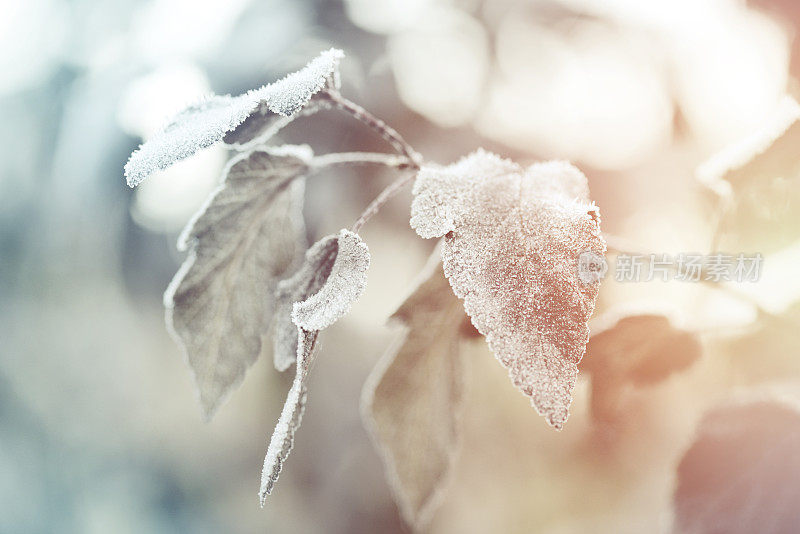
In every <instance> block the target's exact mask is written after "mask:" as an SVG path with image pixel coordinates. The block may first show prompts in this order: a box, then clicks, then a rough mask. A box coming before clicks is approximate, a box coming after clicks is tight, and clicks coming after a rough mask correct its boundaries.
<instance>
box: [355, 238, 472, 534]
mask: <svg viewBox="0 0 800 534" xmlns="http://www.w3.org/2000/svg"><path fill="white" fill-rule="evenodd" d="M392 318H393V319H397V320H399V321H401V322H402V323H403V324H405V325H406V326H407V327H408V330H407V333H406V334H405V335H404V336H403V338H402V340H401V343H400V344H398V345H397V346H395V347H393V348H392V349H391V350H390V351H389V352H387V353H386V355H385V356H384V357H383V358H382V359H381V361H380V362H379V363H378V365H377V366H376V367H375V369H374V370H373V371H372V373H371V374H370V377H369V379H368V380H367V382H366V384H365V385H364V391H363V395H362V401H361V410H362V416H363V418H364V422H365V425H366V427H367V429H368V430H369V431H370V434H371V436H372V438H373V441H374V442H375V446H376V447H377V448H378V450H379V451H380V452H381V456H382V458H383V462H384V465H385V468H386V472H387V477H388V479H389V482H390V484H391V486H392V490H393V492H394V494H395V499H396V501H397V503H398V506H399V508H400V511H401V513H402V515H403V518H404V519H405V520H406V522H407V523H408V524H409V525H411V526H412V527H414V528H415V529H420V528H422V527H423V526H424V525H425V524H426V523H427V522H428V521H429V520H430V518H431V516H432V515H433V512H434V511H435V510H436V508H437V507H438V506H439V503H440V501H441V497H442V496H443V494H444V486H445V484H446V482H447V480H448V479H449V474H450V470H451V467H452V464H453V462H454V460H455V455H456V451H457V449H458V446H459V443H460V426H461V425H460V415H461V411H462V404H463V400H464V369H463V366H464V362H463V361H462V359H461V358H460V355H459V340H460V339H461V338H462V336H463V334H462V326H463V324H464V322H465V319H466V316H465V315H464V308H463V306H462V305H461V303H460V302H459V301H458V299H457V298H456V297H455V296H454V295H453V292H452V290H451V289H450V285H449V284H448V282H447V279H446V278H445V277H444V273H443V272H442V264H441V259H440V254H439V252H438V251H437V252H435V253H434V255H433V256H432V257H431V261H429V262H428V266H427V267H426V269H425V271H424V272H423V278H422V281H421V283H420V284H419V285H418V286H417V288H416V289H415V290H414V292H413V293H412V294H411V295H410V296H409V297H408V298H407V299H406V301H405V302H404V303H403V304H402V305H401V306H400V308H399V309H398V310H397V311H396V312H395V313H394V315H392Z"/></svg>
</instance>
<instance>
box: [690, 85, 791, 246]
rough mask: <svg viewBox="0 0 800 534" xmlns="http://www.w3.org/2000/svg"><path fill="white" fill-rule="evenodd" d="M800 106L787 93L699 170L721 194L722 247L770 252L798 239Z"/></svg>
mask: <svg viewBox="0 0 800 534" xmlns="http://www.w3.org/2000/svg"><path fill="white" fill-rule="evenodd" d="M798 152H800V105H798V103H797V102H796V101H795V100H794V99H792V98H790V97H786V98H785V99H784V100H783V101H782V102H781V104H780V105H779V106H778V108H777V110H776V111H775V113H773V114H772V115H771V116H770V117H768V118H767V119H766V120H765V121H764V124H763V126H762V127H761V128H760V129H759V130H756V131H754V132H753V133H752V134H750V135H749V136H748V137H746V138H744V139H742V140H741V141H739V142H738V143H735V144H732V145H730V146H728V147H726V148H725V149H724V150H722V151H721V152H719V153H718V154H716V155H714V156H713V157H712V158H711V159H709V160H708V161H707V162H706V163H704V164H703V165H702V166H700V167H699V168H698V171H697V176H698V178H699V179H700V180H701V181H702V182H704V183H706V184H707V185H709V186H710V187H711V188H712V189H713V190H715V191H717V193H718V194H720V195H721V197H722V201H723V203H724V206H725V208H724V214H723V216H722V218H721V221H720V223H721V231H722V233H723V238H724V239H725V241H724V242H723V245H726V246H728V247H731V246H735V247H736V248H738V250H757V251H759V252H762V253H765V252H771V251H774V250H777V249H780V248H782V247H784V246H786V245H788V244H790V243H792V242H794V241H795V240H797V239H798V237H800V230H799V229H800V217H798V216H797V213H798V210H797V206H798V203H800V157H798Z"/></svg>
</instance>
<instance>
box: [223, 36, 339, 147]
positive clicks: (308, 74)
mask: <svg viewBox="0 0 800 534" xmlns="http://www.w3.org/2000/svg"><path fill="white" fill-rule="evenodd" d="M342 58H344V53H343V52H342V51H341V50H337V49H335V48H331V49H330V50H328V51H326V52H323V53H321V54H320V55H319V56H317V57H316V58H315V59H314V60H313V61H311V62H310V63H309V64H308V65H306V67H305V68H303V69H302V70H299V71H297V72H293V73H291V74H289V75H287V76H286V77H285V78H283V79H281V80H279V81H277V82H275V83H273V84H271V85H270V86H269V95H268V98H267V99H266V100H264V101H262V102H261V104H260V105H259V106H258V109H257V110H256V113H252V114H251V115H250V116H249V117H248V118H247V120H245V121H244V122H243V123H242V124H241V125H240V126H239V127H237V128H236V129H235V130H234V131H232V132H229V133H228V134H227V135H225V138H224V141H225V143H226V144H228V145H231V146H234V147H237V148H242V147H247V146H252V145H253V144H256V143H262V142H264V141H266V140H267V139H269V138H270V137H272V136H273V135H275V134H276V133H277V132H278V131H279V130H280V129H281V128H283V127H284V126H286V125H287V124H288V123H289V122H291V121H292V120H293V119H295V118H296V117H298V116H304V115H311V114H313V113H316V112H317V111H319V110H321V109H325V108H326V107H328V104H327V103H326V101H325V100H324V99H318V98H314V97H315V96H316V95H318V94H319V92H320V91H322V89H324V88H334V89H336V88H338V87H339V71H338V66H339V61H341V60H342Z"/></svg>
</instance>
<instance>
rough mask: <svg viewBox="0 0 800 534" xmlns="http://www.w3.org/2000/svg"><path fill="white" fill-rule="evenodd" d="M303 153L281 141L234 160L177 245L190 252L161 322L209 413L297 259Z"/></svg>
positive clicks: (236, 379)
mask: <svg viewBox="0 0 800 534" xmlns="http://www.w3.org/2000/svg"><path fill="white" fill-rule="evenodd" d="M311 156H312V154H311V151H310V150H309V149H308V147H281V148H276V149H268V150H266V149H265V150H257V151H254V152H251V153H249V154H243V155H242V156H240V157H238V158H235V159H233V160H232V161H231V162H230V164H229V165H228V168H227V170H226V172H227V174H226V177H225V182H224V183H223V184H222V185H221V186H220V187H219V188H218V189H217V190H216V191H215V192H214V193H213V194H212V195H211V197H210V198H209V200H208V201H207V202H206V205H205V206H204V208H203V209H202V210H201V211H200V212H199V213H198V214H197V215H196V216H195V218H194V220H193V221H192V222H190V223H189V225H188V226H187V227H186V230H184V233H183V235H182V236H181V239H180V241H179V243H178V246H179V248H181V249H186V248H188V249H189V256H188V258H187V259H186V262H185V263H184V264H183V265H182V266H181V268H180V270H179V271H178V273H177V274H176V275H175V278H174V279H173V280H172V282H171V283H170V285H169V288H168V289H167V291H166V292H165V294H164V305H165V306H166V309H167V313H166V318H167V325H168V326H169V329H170V332H171V333H172V334H173V337H174V338H175V339H176V340H177V341H178V343H179V344H180V345H181V347H183V349H184V351H185V353H186V357H187V360H188V362H189V366H190V367H191V369H192V371H193V373H194V376H195V381H196V382H197V386H198V389H199V393H200V402H201V405H202V407H203V410H204V412H205V414H206V416H208V417H210V416H211V415H212V414H213V412H214V411H215V409H216V408H217V407H218V406H219V404H220V403H221V401H222V400H223V398H224V397H225V396H226V395H227V394H228V393H229V392H230V391H231V390H232V389H233V388H234V387H235V386H236V385H238V384H239V383H240V382H241V380H242V379H243V378H244V374H245V372H246V371H247V369H248V368H249V367H250V365H251V364H252V363H253V362H254V361H255V360H256V359H257V358H258V355H259V353H260V352H261V346H262V340H261V338H262V336H263V335H264V334H266V332H267V330H268V328H269V324H270V320H271V318H272V311H273V293H274V291H275V287H276V285H277V283H278V281H279V280H280V279H281V278H283V277H285V276H286V275H287V274H288V273H290V272H291V271H292V270H293V269H294V268H296V266H297V264H298V263H299V261H300V259H301V258H302V254H303V250H304V249H305V237H304V234H305V232H304V228H303V218H302V202H303V189H304V179H303V178H302V175H303V174H304V173H305V172H306V170H307V168H308V167H307V164H308V161H309V160H310V159H311Z"/></svg>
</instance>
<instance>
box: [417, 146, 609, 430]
mask: <svg viewBox="0 0 800 534" xmlns="http://www.w3.org/2000/svg"><path fill="white" fill-rule="evenodd" d="M413 192H414V200H413V203H412V206H411V226H412V227H413V228H414V229H415V230H416V231H417V233H418V234H419V235H420V236H422V237H428V238H430V237H439V236H444V237H445V239H444V247H443V249H442V257H443V260H444V272H445V275H446V276H447V278H448V279H449V280H450V285H451V286H452V288H453V291H454V292H455V294H456V296H458V297H459V298H461V299H463V300H464V308H465V310H466V312H467V314H468V315H469V316H470V318H471V319H472V323H473V324H474V325H475V327H476V328H477V329H478V331H479V332H480V333H481V334H483V335H484V336H485V337H486V340H487V342H488V344H489V347H490V348H491V349H492V351H493V352H494V353H495V355H496V356H497V358H498V359H499V360H500V362H501V363H502V364H503V365H504V366H505V367H506V368H508V371H509V375H510V377H511V379H512V381H513V383H514V385H515V386H517V387H518V388H519V389H520V390H521V391H522V392H523V393H524V394H525V395H527V396H529V397H530V398H531V401H532V403H533V405H534V407H536V409H537V411H538V412H539V413H540V414H542V415H544V416H545V417H546V418H547V421H548V422H549V423H550V424H551V425H553V426H554V427H555V428H557V429H560V428H561V427H562V425H563V424H564V422H565V421H566V419H567V417H568V415H569V405H570V403H571V401H572V394H571V392H572V389H573V387H574V385H575V379H576V375H577V372H578V371H577V364H578V362H579V361H580V359H581V357H582V356H583V352H584V349H585V347H586V341H587V339H588V336H589V331H588V327H587V324H586V323H587V320H588V319H589V316H590V315H591V313H592V310H593V309H594V301H595V298H596V297H597V291H598V288H599V281H598V280H593V281H586V282H585V281H583V280H581V278H580V277H579V274H578V259H579V256H580V255H581V254H583V253H590V254H593V255H596V256H600V257H602V255H603V254H604V253H605V241H603V239H602V237H601V235H600V216H599V212H598V209H597V206H595V205H594V204H593V203H591V202H590V201H589V199H588V187H587V184H586V178H585V177H584V176H583V175H582V174H581V172H580V171H579V170H578V169H576V168H575V167H573V166H572V165H570V164H568V163H565V162H548V163H540V164H536V165H533V166H531V167H529V168H527V169H523V168H522V167H520V166H518V165H516V164H515V163H513V162H511V161H508V160H503V159H501V158H500V157H498V156H496V155H494V154H490V153H488V152H485V151H483V150H479V151H477V152H475V153H473V154H471V155H469V156H467V157H465V158H463V159H462V160H460V161H459V162H457V163H455V164H453V165H450V166H448V167H434V166H427V165H426V166H424V167H423V168H422V169H421V170H420V172H419V175H418V177H417V180H416V183H415V184H414V191H413Z"/></svg>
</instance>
